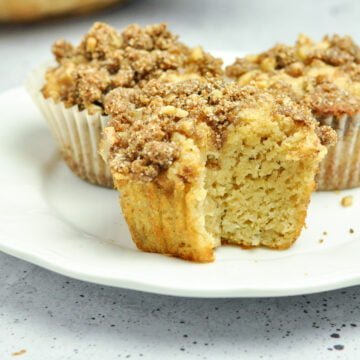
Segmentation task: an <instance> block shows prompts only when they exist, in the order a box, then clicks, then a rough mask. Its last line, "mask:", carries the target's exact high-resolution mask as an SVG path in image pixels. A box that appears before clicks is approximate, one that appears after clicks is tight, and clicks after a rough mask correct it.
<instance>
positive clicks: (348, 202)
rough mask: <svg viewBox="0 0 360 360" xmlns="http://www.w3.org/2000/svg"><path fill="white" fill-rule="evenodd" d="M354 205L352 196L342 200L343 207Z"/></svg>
mask: <svg viewBox="0 0 360 360" xmlns="http://www.w3.org/2000/svg"><path fill="white" fill-rule="evenodd" d="M352 205H353V197H352V196H351V195H350V196H344V197H343V198H342V199H341V206H342V207H350V206H352Z"/></svg>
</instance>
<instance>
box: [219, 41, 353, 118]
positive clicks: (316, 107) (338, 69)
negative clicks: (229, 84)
mask: <svg viewBox="0 0 360 360" xmlns="http://www.w3.org/2000/svg"><path fill="white" fill-rule="evenodd" d="M226 74H227V75H228V76H229V77H231V78H236V79H238V80H239V82H240V84H243V85H244V84H248V83H250V82H252V81H254V82H256V83H257V84H258V85H259V86H262V87H267V86H269V85H271V84H274V83H275V82H284V83H287V84H290V85H291V87H292V89H293V90H294V91H296V92H297V93H298V94H299V95H300V96H303V98H304V100H305V101H306V102H307V103H308V104H309V105H310V106H311V107H312V109H313V111H314V113H315V115H318V116H328V115H334V116H341V115H343V114H347V115H353V114H354V113H356V112H359V111H360V47H359V46H358V45H357V44H355V42H354V41H353V40H352V39H351V37H349V36H344V37H340V36H339V35H334V36H332V37H329V36H326V37H324V39H323V40H322V41H321V42H319V43H316V42H313V41H312V40H311V39H309V38H308V37H306V36H304V35H301V36H299V38H298V41H297V43H296V44H295V45H294V46H287V45H282V44H278V45H276V46H274V47H273V48H272V49H270V50H268V51H266V52H264V53H261V54H259V55H251V56H247V57H245V58H242V59H237V60H236V61H235V63H234V64H233V65H230V66H228V67H227V69H226Z"/></svg>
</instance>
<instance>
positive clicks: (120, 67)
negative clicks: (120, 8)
mask: <svg viewBox="0 0 360 360" xmlns="http://www.w3.org/2000/svg"><path fill="white" fill-rule="evenodd" d="M52 50H53V54H54V56H55V59H56V61H57V63H58V64H57V66H55V67H53V68H50V69H49V70H48V71H47V74H46V83H45V85H44V87H43V89H42V92H43V95H44V96H45V97H46V98H49V97H51V98H52V99H54V100H55V101H56V102H59V101H61V102H63V103H64V104H65V106H66V107H70V106H73V105H78V107H79V109H80V110H83V109H87V110H88V112H89V113H94V112H103V113H104V106H103V100H104V97H105V95H106V94H107V93H108V92H109V91H111V90H112V89H114V88H117V87H125V88H134V87H142V86H144V85H145V84H146V83H147V82H148V81H149V80H151V79H157V78H159V77H161V76H163V75H164V74H165V73H166V74H171V73H178V72H182V73H196V74H199V75H200V76H218V75H222V73H223V71H222V61H221V60H220V59H217V58H214V57H213V56H211V55H210V54H208V53H206V52H205V51H203V50H202V49H201V48H200V47H198V48H195V49H191V48H189V47H187V46H186V45H184V44H183V43H181V42H180V41H179V40H178V37H177V36H176V35H174V34H172V33H171V32H170V31H169V30H168V28H167V26H166V25H165V24H155V25H150V26H146V27H143V28H142V27H140V26H138V25H136V24H133V25H129V26H128V27H127V28H125V29H124V31H123V32H121V33H120V32H118V31H117V30H115V29H114V28H112V27H111V26H109V25H106V24H104V23H99V22H97V23H95V24H94V25H93V26H92V28H91V29H90V30H89V32H88V33H87V34H86V35H85V36H84V38H83V40H82V42H81V43H80V44H79V45H78V46H76V47H75V46H73V45H72V44H70V43H69V42H67V41H65V40H58V41H56V42H55V44H54V45H53V48H52Z"/></svg>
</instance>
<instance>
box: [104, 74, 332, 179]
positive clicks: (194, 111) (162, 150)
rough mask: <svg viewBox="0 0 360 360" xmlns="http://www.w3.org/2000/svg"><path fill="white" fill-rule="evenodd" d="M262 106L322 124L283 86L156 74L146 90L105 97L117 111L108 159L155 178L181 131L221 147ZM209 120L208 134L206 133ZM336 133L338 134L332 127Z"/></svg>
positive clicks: (125, 170) (172, 155)
mask: <svg viewBox="0 0 360 360" xmlns="http://www.w3.org/2000/svg"><path fill="white" fill-rule="evenodd" d="M262 106H263V107H264V108H271V113H272V115H273V116H274V117H276V116H282V117H284V116H285V117H287V118H290V119H292V121H294V122H296V123H298V124H299V125H300V124H302V125H303V126H309V127H311V128H313V129H316V128H317V122H316V121H315V119H314V118H313V116H312V114H311V111H310V110H309V108H308V107H306V106H303V105H301V103H299V102H296V97H294V98H291V97H290V96H288V95H285V94H284V93H283V92H282V91H279V90H278V89H277V88H269V89H266V90H261V89H258V88H257V87H254V86H244V87H239V86H238V85H237V84H236V83H226V82H224V81H223V80H221V79H216V78H211V79H190V80H184V81H177V82H162V81H156V80H152V81H150V82H148V84H146V85H145V86H144V87H143V88H142V89H141V90H140V89H138V90H132V91H130V92H129V91H128V92H124V90H123V89H115V90H113V91H112V92H110V93H109V94H108V95H107V97H106V98H105V110H106V112H107V113H108V114H110V115H111V117H112V120H111V121H110V124H109V128H108V130H107V131H106V134H105V136H106V137H107V139H108V141H106V142H107V143H111V144H112V145H111V148H110V149H108V154H109V156H108V160H109V161H108V162H109V164H110V166H111V167H112V168H113V169H115V170H116V171H117V172H118V173H121V174H123V175H125V176H130V177H132V178H133V179H135V180H140V181H152V180H153V179H154V178H155V177H157V176H158V175H159V174H160V173H161V172H162V171H164V170H166V169H168V168H169V167H170V166H171V164H172V163H173V162H174V161H175V160H176V159H177V158H178V155H179V150H180V149H178V148H177V146H176V142H174V141H173V135H174V134H175V133H179V134H182V135H183V136H185V137H187V138H192V139H195V140H196V139H197V140H199V139H200V140H201V137H202V136H210V138H211V139H212V140H213V144H214V146H215V147H217V148H220V147H221V146H222V143H223V140H224V137H225V136H226V129H227V128H228V126H229V125H230V124H231V123H233V122H234V121H235V120H237V119H238V114H239V111H244V110H245V109H257V108H261V107H262ZM204 126H205V127H206V129H207V131H208V132H207V134H208V135H204V133H200V131H203V128H204ZM199 129H202V130H199ZM319 132H320V133H321V131H319ZM330 135H331V136H332V137H333V131H332V130H329V136H330ZM110 138H111V139H110ZM319 138H320V140H321V137H320V136H319ZM109 139H110V140H109ZM322 140H323V141H324V142H326V143H329V142H331V140H329V139H327V138H326V139H322Z"/></svg>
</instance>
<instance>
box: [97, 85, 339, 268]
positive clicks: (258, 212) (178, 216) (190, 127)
mask: <svg viewBox="0 0 360 360" xmlns="http://www.w3.org/2000/svg"><path fill="white" fill-rule="evenodd" d="M289 94H290V93H289ZM119 107H120V109H119ZM105 108H106V109H107V111H108V112H109V113H110V114H111V115H112V121H111V122H110V123H109V127H107V128H106V129H105V132H104V137H103V141H102V144H101V149H102V155H103V157H104V159H105V160H106V161H107V163H108V164H109V165H110V168H111V171H112V174H113V178H114V183H115V186H116V187H117V188H118V189H119V190H120V192H121V206H122V209H123V213H124V215H125V218H126V220H127V222H128V225H129V228H130V231H131V233H132V236H133V239H134V241H135V242H136V244H137V246H138V247H139V248H141V249H143V250H145V251H150V252H160V253H166V254H170V255H173V256H178V257H181V258H185V259H190V260H194V261H212V260H213V258H214V254H213V249H214V248H215V247H217V246H219V245H220V244H221V243H230V244H237V245H241V246H244V247H253V246H260V245H264V246H267V247H271V248H276V249H284V248H287V247H289V246H290V245H291V244H292V243H293V242H294V241H295V240H296V238H297V237H298V236H299V234H300V232H301V229H302V227H303V225H304V221H305V216H306V210H307V206H308V202H309V199H310V194H311V192H312V191H313V190H314V187H315V182H314V178H315V175H316V173H317V170H318V165H319V162H320V161H321V160H322V158H323V157H324V155H325V153H326V147H325V145H324V144H331V143H332V142H333V141H334V138H335V135H334V132H333V131H332V130H331V129H329V128H326V127H325V128H320V127H319V126H318V125H317V122H316V121H315V119H314V117H313V116H312V114H311V111H310V110H309V108H307V107H304V106H302V105H301V103H299V102H298V101H297V97H296V95H294V96H289V95H285V94H284V93H283V91H281V90H279V89H278V88H277V87H270V88H268V89H265V90H260V89H259V88H257V87H254V86H245V87H239V86H238V85H237V84H235V83H224V81H222V80H220V79H208V80H205V79H189V80H185V81H177V82H170V83H164V82H159V81H156V80H154V81H150V82H149V83H148V84H147V85H146V86H145V87H144V88H143V89H142V90H133V91H131V92H126V93H124V92H123V91H120V90H114V91H113V92H112V93H109V95H108V96H107V98H106V100H105ZM140 214H141V215H140Z"/></svg>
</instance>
